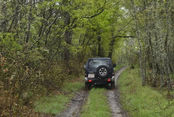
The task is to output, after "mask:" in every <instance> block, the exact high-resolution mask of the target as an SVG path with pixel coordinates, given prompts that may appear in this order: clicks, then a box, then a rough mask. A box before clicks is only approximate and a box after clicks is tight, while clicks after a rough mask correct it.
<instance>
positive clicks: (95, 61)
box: [88, 59, 110, 67]
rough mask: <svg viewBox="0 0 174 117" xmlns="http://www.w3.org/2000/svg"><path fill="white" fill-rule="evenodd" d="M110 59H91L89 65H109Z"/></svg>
mask: <svg viewBox="0 0 174 117" xmlns="http://www.w3.org/2000/svg"><path fill="white" fill-rule="evenodd" d="M109 64H110V60H108V59H90V60H89V62H88V65H89V67H97V66H99V65H109Z"/></svg>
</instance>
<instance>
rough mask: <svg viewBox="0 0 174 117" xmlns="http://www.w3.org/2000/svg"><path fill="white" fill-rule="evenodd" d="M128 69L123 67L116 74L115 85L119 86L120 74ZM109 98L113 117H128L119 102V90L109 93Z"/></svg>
mask: <svg viewBox="0 0 174 117" xmlns="http://www.w3.org/2000/svg"><path fill="white" fill-rule="evenodd" d="M126 68H127V67H123V68H121V69H120V70H119V71H117V72H116V74H115V85H116V84H117V80H118V78H119V76H120V74H121V73H122V72H123V71H124V70H125V69H126ZM107 97H108V102H109V105H110V109H111V111H112V116H113V117H128V115H127V113H126V112H124V111H123V110H122V109H121V105H120V100H119V93H118V90H117V88H116V89H114V90H109V91H107Z"/></svg>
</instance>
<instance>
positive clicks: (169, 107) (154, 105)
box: [118, 69, 174, 117]
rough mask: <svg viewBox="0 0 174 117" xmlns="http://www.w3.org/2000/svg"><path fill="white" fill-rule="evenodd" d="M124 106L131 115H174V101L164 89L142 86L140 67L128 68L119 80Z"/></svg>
mask: <svg viewBox="0 0 174 117" xmlns="http://www.w3.org/2000/svg"><path fill="white" fill-rule="evenodd" d="M118 84H119V87H120V93H121V97H120V99H121V102H122V104H123V108H124V109H125V110H126V111H127V112H128V113H129V115H130V116H131V117H174V113H173V109H174V105H173V104H174V101H173V100H170V99H167V98H166V97H165V96H164V95H162V94H164V92H163V91H160V92H162V93H160V92H159V91H158V90H155V89H153V88H151V87H149V86H145V87H142V86H141V78H140V76H139V75H138V69H134V70H130V69H128V70H126V71H125V72H123V74H122V75H121V76H120V78H119V81H118Z"/></svg>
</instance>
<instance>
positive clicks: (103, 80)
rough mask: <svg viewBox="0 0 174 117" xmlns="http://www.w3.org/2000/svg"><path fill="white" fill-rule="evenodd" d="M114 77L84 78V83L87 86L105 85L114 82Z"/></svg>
mask: <svg viewBox="0 0 174 117" xmlns="http://www.w3.org/2000/svg"><path fill="white" fill-rule="evenodd" d="M114 80H115V77H114V76H113V77H112V78H87V77H85V83H87V84H89V85H106V84H109V83H112V82H114Z"/></svg>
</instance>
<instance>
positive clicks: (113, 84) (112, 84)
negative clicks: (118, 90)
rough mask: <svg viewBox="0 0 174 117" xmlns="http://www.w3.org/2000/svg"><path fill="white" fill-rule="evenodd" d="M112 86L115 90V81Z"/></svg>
mask: <svg viewBox="0 0 174 117" xmlns="http://www.w3.org/2000/svg"><path fill="white" fill-rule="evenodd" d="M111 86H112V89H115V82H114V81H113V82H112V83H111Z"/></svg>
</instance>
